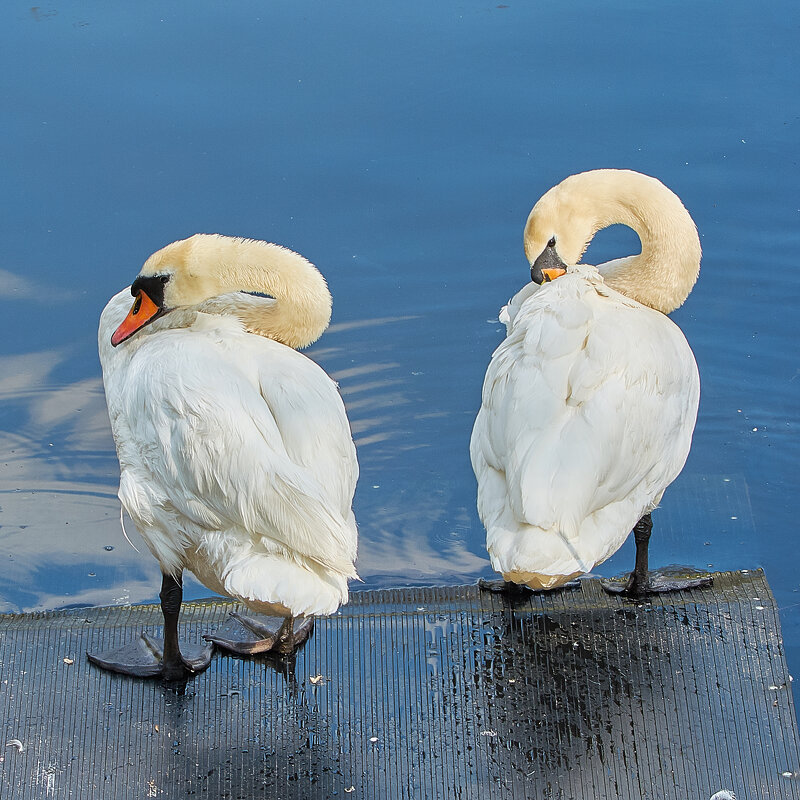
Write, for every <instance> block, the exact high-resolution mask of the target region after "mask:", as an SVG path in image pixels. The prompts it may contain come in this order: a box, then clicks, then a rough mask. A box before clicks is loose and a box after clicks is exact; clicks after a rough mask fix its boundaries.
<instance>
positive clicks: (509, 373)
mask: <svg viewBox="0 0 800 800" xmlns="http://www.w3.org/2000/svg"><path fill="white" fill-rule="evenodd" d="M616 223H622V224H624V225H627V226H629V227H631V228H633V229H634V230H635V231H636V233H637V234H638V235H639V238H640V240H641V245H642V251H641V253H640V254H639V255H634V256H629V257H627V258H620V259H616V260H614V261H609V262H607V263H605V264H600V265H599V266H598V267H593V266H589V265H585V264H580V263H578V262H579V261H580V258H581V256H582V255H583V253H584V251H585V250H586V247H587V246H588V244H589V242H590V241H591V240H592V238H593V237H594V235H595V234H596V233H597V231H598V230H600V229H602V228H605V227H607V226H609V225H613V224H616ZM524 245H525V254H526V256H527V258H528V262H529V263H530V265H531V277H532V279H533V283H529V284H527V285H526V286H524V287H523V288H522V290H521V291H520V292H518V293H517V295H516V296H515V297H514V298H513V299H512V300H511V301H510V302H509V303H508V305H507V306H506V307H505V308H504V309H503V310H502V312H501V315H500V319H501V321H503V322H505V324H506V327H507V336H506V339H505V340H504V341H503V342H502V344H501V345H500V346H499V347H498V348H497V350H496V351H495V353H494V355H493V356H492V360H491V363H490V364H489V368H488V370H487V372H486V378H485V381H484V385H483V394H482V403H481V408H480V411H479V413H478V416H477V419H476V420H475V425H474V428H473V431H472V438H471V443H470V455H471V460H472V466H473V469H474V471H475V475H476V477H477V480H478V512H479V515H480V517H481V520H482V522H483V524H484V526H485V527H486V532H487V547H488V551H489V555H490V557H491V562H492V566H493V568H494V569H495V570H497V571H498V572H500V573H501V574H502V575H503V578H504V579H505V581H506V582H507V583H506V584H501V585H503V586H504V587H505V588H511V586H510V585H513V584H519V585H525V586H527V587H529V588H530V589H534V590H539V589H552V588H555V587H558V586H561V585H563V584H565V583H567V582H568V581H570V580H571V579H572V578H574V577H576V576H578V575H580V574H582V573H586V572H589V571H590V570H591V569H592V568H593V567H594V566H595V565H596V564H599V563H601V562H602V561H605V559H607V558H609V557H610V556H611V555H612V554H613V553H614V552H615V551H616V550H617V549H618V548H619V547H620V546H621V545H622V543H623V542H624V541H625V539H626V538H627V537H628V534H629V533H630V531H631V529H633V530H634V535H635V540H636V548H637V549H636V565H635V568H634V571H633V572H632V573H631V575H630V578H629V580H628V582H627V585H625V586H624V590H625V591H627V592H628V593H630V594H632V595H641V594H644V593H646V592H648V591H658V590H662V591H663V590H666V589H670V588H673V589H674V588H686V587H687V586H689V585H692V586H696V585H701V583H707V582H708V579H707V578H703V579H698V580H692V581H691V582H686V581H684V582H681V581H659V580H658V579H657V578H656V576H654V575H653V574H650V573H648V564H647V548H648V541H649V538H650V532H651V528H652V520H651V517H650V512H651V511H652V510H653V509H654V508H656V506H657V505H658V503H659V501H660V500H661V496H662V495H663V493H664V490H665V489H666V488H667V486H669V484H670V483H672V481H673V480H674V479H675V478H676V477H677V475H678V474H679V473H680V471H681V469H682V468H683V465H684V463H685V462H686V458H687V456H688V454H689V448H690V445H691V439H692V432H693V430H694V425H695V420H696V417H697V407H698V401H699V397H700V380H699V376H698V371H697V364H696V363H695V359H694V356H693V354H692V351H691V349H690V347H689V345H688V343H687V342H686V339H685V337H684V336H683V334H682V333H681V331H680V329H679V328H678V327H677V326H676V325H675V324H674V323H673V322H672V321H671V320H670V319H669V318H668V317H667V316H666V315H667V314H668V313H669V312H671V311H673V310H674V309H676V308H678V306H680V305H681V304H682V303H683V302H684V300H685V299H686V297H687V296H688V295H689V292H690V291H691V289H692V287H693V286H694V283H695V281H696V280H697V276H698V273H699V270H700V257H701V250H700V240H699V238H698V235H697V229H696V228H695V225H694V222H693V221H692V218H691V217H690V216H689V213H688V212H687V211H686V209H685V208H684V207H683V205H682V203H681V201H680V200H679V199H678V197H677V196H676V195H675V194H673V193H672V192H671V191H670V190H669V189H667V188H666V187H665V186H664V185H663V184H662V183H660V182H659V181H658V180H656V179H655V178H651V177H648V176H646V175H641V174H639V173H636V172H631V171H628V170H609V169H602V170H594V171H591V172H584V173H581V174H578V175H573V176H571V177H569V178H567V179H566V180H564V181H563V182H561V183H560V184H558V185H557V186H555V187H554V188H552V189H550V191H548V192H547V193H546V194H545V195H544V196H543V197H542V198H541V199H540V200H539V201H538V202H537V203H536V205H535V206H534V207H533V210H532V211H531V213H530V216H529V217H528V221H527V224H526V226H525V233H524ZM489 588H498V584H495V586H493V587H492V586H490V587H489Z"/></svg>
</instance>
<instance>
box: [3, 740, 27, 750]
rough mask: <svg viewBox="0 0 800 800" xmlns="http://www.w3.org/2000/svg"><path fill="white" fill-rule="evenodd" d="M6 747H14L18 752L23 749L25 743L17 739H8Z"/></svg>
mask: <svg viewBox="0 0 800 800" xmlns="http://www.w3.org/2000/svg"><path fill="white" fill-rule="evenodd" d="M6 747H16V748H17V752H18V753H22V752H24V750H25V745H24V744H22V742H21V741H20V740H19V739H9V740H8V741H7V742H6Z"/></svg>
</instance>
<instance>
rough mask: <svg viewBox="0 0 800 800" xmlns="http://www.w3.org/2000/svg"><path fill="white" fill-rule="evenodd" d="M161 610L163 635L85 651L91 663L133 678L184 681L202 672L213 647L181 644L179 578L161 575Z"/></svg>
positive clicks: (207, 663) (181, 583)
mask: <svg viewBox="0 0 800 800" xmlns="http://www.w3.org/2000/svg"><path fill="white" fill-rule="evenodd" d="M159 597H160V598H161V613H162V614H163V616H164V638H163V640H162V639H158V638H156V637H154V636H150V635H149V634H148V633H146V632H142V635H141V636H140V637H139V638H138V639H135V640H134V641H133V642H131V643H129V644H127V645H123V646H122V647H118V648H115V649H113V650H105V651H103V652H102V653H87V654H86V655H87V656H88V658H89V661H91V662H92V663H93V664H96V665H97V666H98V667H102V668H103V669H107V670H110V671H111V672H119V673H122V674H123V675H131V676H133V677H136V678H153V677H161V678H164V680H166V681H178V682H180V681H185V680H186V679H187V678H188V677H189V676H190V675H192V674H194V673H196V672H202V671H203V670H204V669H205V668H206V667H207V666H208V665H209V664H210V663H211V654H212V652H213V646H211V645H183V646H182V647H181V645H180V642H179V640H178V617H179V615H180V610H181V603H182V600H183V582H182V580H181V578H180V576H179V577H178V578H173V577H172V576H171V575H164V576H163V577H162V581H161V593H160V595H159Z"/></svg>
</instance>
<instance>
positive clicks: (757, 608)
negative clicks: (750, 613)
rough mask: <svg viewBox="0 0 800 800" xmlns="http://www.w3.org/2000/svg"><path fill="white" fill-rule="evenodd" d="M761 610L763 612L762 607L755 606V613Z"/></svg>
mask: <svg viewBox="0 0 800 800" xmlns="http://www.w3.org/2000/svg"><path fill="white" fill-rule="evenodd" d="M763 610H764V606H756V611H763Z"/></svg>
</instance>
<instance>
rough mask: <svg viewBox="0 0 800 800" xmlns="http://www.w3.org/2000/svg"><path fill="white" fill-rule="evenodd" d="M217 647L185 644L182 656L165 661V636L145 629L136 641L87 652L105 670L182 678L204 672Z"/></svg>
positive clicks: (138, 676) (177, 679)
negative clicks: (151, 634)
mask: <svg viewBox="0 0 800 800" xmlns="http://www.w3.org/2000/svg"><path fill="white" fill-rule="evenodd" d="M213 651H214V648H213V646H212V645H210V644H206V645H187V644H184V645H181V647H180V658H179V659H174V660H170V659H168V660H167V661H166V662H165V661H164V641H163V639H159V638H156V637H154V636H150V635H149V634H148V633H146V632H143V633H142V635H141V636H140V637H139V638H138V639H135V640H134V641H132V642H130V643H128V644H126V645H123V646H122V647H117V648H114V649H112V650H104V651H103V652H101V653H87V654H86V655H87V656H88V657H89V661H91V662H92V663H93V664H96V665H97V666H98V667H101V668H102V669H107V670H110V671H111V672H118V673H120V674H122V675H130V676H132V677H135V678H164V679H165V680H169V681H179V680H181V679H185V678H187V677H190V676H191V675H193V674H196V673H198V672H202V671H203V670H204V669H205V668H206V667H207V666H208V665H209V664H210V663H211V655H212V653H213Z"/></svg>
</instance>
